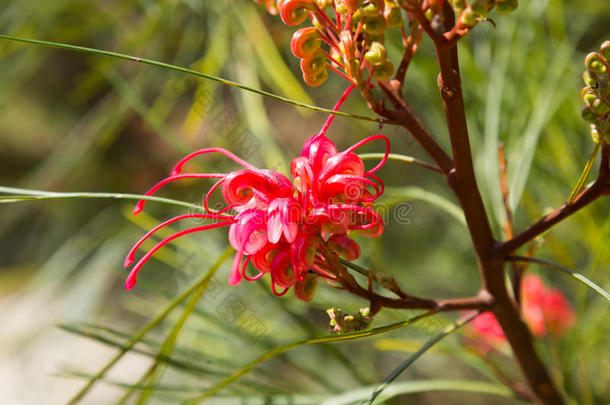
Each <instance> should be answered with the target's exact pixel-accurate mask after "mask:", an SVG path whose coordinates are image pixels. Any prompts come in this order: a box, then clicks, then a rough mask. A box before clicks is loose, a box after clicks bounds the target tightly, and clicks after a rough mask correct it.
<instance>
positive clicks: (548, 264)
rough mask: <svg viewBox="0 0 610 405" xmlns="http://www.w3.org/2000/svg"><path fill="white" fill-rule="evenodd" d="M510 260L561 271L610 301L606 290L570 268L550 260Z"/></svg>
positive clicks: (522, 258)
mask: <svg viewBox="0 0 610 405" xmlns="http://www.w3.org/2000/svg"><path fill="white" fill-rule="evenodd" d="M508 260H512V261H518V262H530V263H537V264H540V265H542V266H545V267H548V268H551V269H555V270H559V271H561V272H563V273H566V274H568V275H570V276H571V277H574V278H575V279H576V280H578V281H580V282H581V283H583V284H585V285H586V286H587V287H589V288H591V289H592V290H593V291H595V292H596V293H598V294H599V295H601V296H602V297H604V298H605V299H606V300H607V301H610V294H608V292H607V291H606V290H604V289H603V288H601V287H600V286H598V285H597V284H595V283H594V282H593V281H591V280H589V279H588V278H587V277H585V276H583V275H582V274H580V273H578V272H576V271H574V270H572V269H570V268H569V267H566V266H563V265H561V264H558V263H555V262H552V261H550V260H545V259H539V258H537V257H525V256H509V257H508Z"/></svg>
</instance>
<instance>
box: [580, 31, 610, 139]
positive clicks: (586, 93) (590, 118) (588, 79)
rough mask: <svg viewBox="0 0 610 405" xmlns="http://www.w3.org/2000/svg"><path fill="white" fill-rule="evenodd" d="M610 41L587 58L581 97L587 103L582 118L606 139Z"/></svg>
mask: <svg viewBox="0 0 610 405" xmlns="http://www.w3.org/2000/svg"><path fill="white" fill-rule="evenodd" d="M608 60H610V41H605V42H604V43H603V44H602V45H601V47H600V51H599V52H591V53H590V54H588V55H587V56H586V58H585V67H586V68H587V70H585V73H584V74H583V80H584V82H585V87H584V88H583V89H582V91H581V93H580V96H581V98H582V101H583V102H584V103H585V107H584V108H583V110H582V117H583V118H584V119H585V121H587V122H589V123H591V124H593V125H594V126H595V129H596V132H597V133H598V134H599V135H601V136H602V138H605V139H606V142H608V137H609V136H610V123H609V121H610V87H609V85H608V82H609V81H610V68H609V66H608Z"/></svg>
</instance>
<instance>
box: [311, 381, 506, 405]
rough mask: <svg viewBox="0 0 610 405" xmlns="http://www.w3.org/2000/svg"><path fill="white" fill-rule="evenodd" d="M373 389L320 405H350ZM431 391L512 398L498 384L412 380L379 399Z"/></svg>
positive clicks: (352, 393)
mask: <svg viewBox="0 0 610 405" xmlns="http://www.w3.org/2000/svg"><path fill="white" fill-rule="evenodd" d="M373 389H374V387H364V388H360V389H357V390H352V391H350V392H346V393H344V394H340V395H337V396H334V397H332V398H328V399H326V400H325V401H323V402H321V403H320V405H352V404H355V403H357V402H358V401H361V400H363V399H366V398H367V397H368V396H370V392H371V391H372V390H373ZM431 391H456V392H472V393H479V394H488V395H498V396H503V397H507V398H511V397H512V392H511V391H510V390H509V389H508V388H506V387H504V386H503V385H500V384H495V383H488V382H480V381H468V380H464V381H460V380H414V381H401V382H398V383H395V384H393V385H391V386H390V387H388V389H387V390H386V391H385V392H384V393H383V395H381V397H380V398H382V399H384V400H388V399H391V398H394V397H396V396H398V395H404V394H413V393H418V392H431Z"/></svg>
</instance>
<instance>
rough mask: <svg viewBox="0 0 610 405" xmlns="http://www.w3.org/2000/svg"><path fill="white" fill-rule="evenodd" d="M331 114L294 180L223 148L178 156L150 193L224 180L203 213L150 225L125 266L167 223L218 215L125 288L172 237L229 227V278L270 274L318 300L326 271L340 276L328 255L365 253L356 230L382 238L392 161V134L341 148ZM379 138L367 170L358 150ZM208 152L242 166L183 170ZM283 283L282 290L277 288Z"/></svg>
mask: <svg viewBox="0 0 610 405" xmlns="http://www.w3.org/2000/svg"><path fill="white" fill-rule="evenodd" d="M352 89H353V86H350V88H348V90H347V91H346V92H345V94H344V95H343V97H342V98H341V100H340V101H339V102H338V103H337V105H336V106H335V109H338V108H339V106H340V105H341V103H342V102H343V100H344V99H345V98H346V97H347V95H348V94H349V92H350V91H351V90H352ZM332 119H333V116H332V115H331V117H330V118H329V119H328V121H327V122H326V124H325V126H324V127H323V129H322V131H321V132H320V133H319V134H317V135H315V136H313V137H312V138H311V139H309V140H308V141H307V142H306V143H305V146H304V147H303V151H302V153H301V156H299V157H297V158H295V159H293V161H292V164H291V175H292V181H291V180H290V179H289V178H288V177H286V176H285V175H283V174H282V173H280V172H277V171H274V170H267V169H258V168H256V167H254V166H252V165H250V164H249V163H247V162H245V161H243V160H241V159H240V158H239V157H237V156H235V155H233V154H232V153H231V152H229V151H227V150H224V149H219V148H208V149H201V150H198V151H195V152H193V153H191V154H190V155H188V156H186V157H185V158H184V159H182V160H181V161H179V162H178V164H176V166H175V167H174V170H173V171H172V173H171V175H170V176H169V177H167V178H165V179H163V180H162V181H160V182H159V183H158V184H156V185H155V186H153V187H152V188H151V189H150V190H149V191H148V192H147V193H146V195H152V194H154V193H155V192H156V191H157V190H158V189H159V188H161V187H162V186H163V185H165V184H167V183H170V182H172V181H175V180H181V179H187V178H212V179H218V181H217V182H216V184H214V185H213V186H212V187H211V189H210V190H209V191H208V193H207V194H206V196H205V198H204V204H203V208H204V212H203V213H201V214H190V215H180V216H177V217H175V218H172V219H170V220H168V221H165V222H164V223H162V224H160V225H158V226H157V227H155V228H154V229H152V230H151V231H149V232H148V233H147V234H146V235H144V237H142V238H141V239H140V240H139V241H138V242H137V243H136V244H135V245H134V246H133V248H132V249H131V251H130V252H129V253H128V255H127V258H126V260H125V267H129V266H131V265H132V263H133V262H134V255H135V252H136V251H137V250H138V248H139V247H140V246H141V244H142V243H143V242H144V241H145V240H146V239H147V238H148V237H149V236H151V235H152V234H153V233H155V232H156V231H157V230H159V229H161V228H163V227H164V226H167V225H169V224H172V223H174V222H177V221H180V220H182V219H186V218H193V217H194V218H203V219H210V220H215V221H216V222H215V223H211V224H207V225H202V226H197V227H194V228H190V229H186V230H183V231H180V232H178V233H177V234H175V235H173V236H170V237H168V238H166V239H163V240H162V241H161V242H159V243H158V244H157V245H156V246H155V247H153V248H152V249H151V250H150V251H149V252H148V253H146V254H145V255H144V256H143V257H142V258H141V259H140V260H139V261H138V262H137V263H136V264H135V265H134V267H133V268H132V270H131V273H130V274H129V276H128V278H127V281H126V283H125V287H126V288H127V289H128V290H129V289H131V288H133V286H134V285H135V283H136V277H137V275H138V272H139V271H140V269H141V268H142V266H143V265H144V263H145V262H146V261H147V260H148V259H149V258H150V257H151V256H152V255H153V254H154V253H155V252H156V251H157V250H159V249H160V248H161V247H163V246H164V245H166V244H167V243H168V242H170V241H172V240H174V239H176V238H178V237H180V236H183V235H186V234H189V233H193V232H199V231H204V230H207V229H212V228H218V227H222V226H229V242H230V243H231V246H233V248H234V249H235V250H236V251H237V253H236V255H235V258H234V261H233V266H232V269H231V274H230V276H229V283H230V284H232V285H235V284H237V283H239V282H240V281H241V279H242V278H245V279H247V280H256V279H258V278H259V277H261V276H263V275H264V274H267V273H268V274H269V275H270V277H271V285H272V289H273V292H274V293H275V294H276V295H283V294H285V293H286V291H288V289H289V288H290V287H295V288H294V292H295V295H296V296H297V298H299V299H301V300H305V301H309V300H311V299H312V298H313V294H314V293H315V289H316V285H317V280H318V279H319V278H322V279H325V280H334V279H335V276H334V274H333V273H334V269H333V268H331V265H330V263H332V262H333V260H329V258H328V257H327V256H326V255H328V254H334V255H337V256H340V257H342V258H344V259H346V260H355V259H356V258H358V256H359V255H360V247H359V246H358V243H357V242H355V241H354V240H353V239H351V236H352V234H354V233H359V234H361V235H363V236H366V237H377V236H379V235H381V234H382V233H383V230H384V223H383V220H382V218H381V216H380V215H379V214H378V213H377V212H376V211H375V210H374V209H373V207H372V205H373V202H374V201H375V199H377V198H378V197H379V196H380V195H381V194H382V193H383V183H382V181H381V180H380V179H379V178H378V177H377V176H375V174H374V173H375V172H376V171H377V170H379V169H380V168H381V167H382V166H383V164H384V163H385V161H386V160H387V156H388V154H389V148H390V144H389V141H388V139H387V138H386V137H385V136H382V135H374V136H370V137H368V138H366V139H363V140H362V141H360V142H358V143H356V144H355V145H353V146H351V147H350V148H348V149H346V150H344V151H337V148H336V147H335V144H334V143H333V142H332V141H331V140H330V139H329V138H327V137H326V135H325V132H326V129H327V128H328V126H329V125H330V123H331V122H332ZM375 140H382V141H384V143H385V146H386V147H385V155H384V157H383V159H382V160H381V161H380V162H379V163H378V164H377V165H376V166H375V167H373V168H372V169H370V170H366V169H365V167H364V163H363V162H362V160H361V159H360V158H359V157H358V155H356V154H355V153H354V152H355V150H356V149H358V148H359V147H361V146H362V145H364V144H366V143H368V142H371V141H375ZM209 153H221V154H224V155H225V156H227V157H228V158H230V159H232V160H233V161H234V162H236V163H237V164H239V165H240V166H242V169H239V170H236V171H233V172H231V173H226V174H225V173H212V174H206V173H204V174H201V173H182V169H183V166H184V165H185V164H187V163H188V162H189V161H190V160H191V159H193V158H195V157H197V156H199V155H204V154H209ZM219 187H220V188H221V193H222V197H223V199H224V201H225V202H226V204H227V206H226V207H225V208H224V209H222V210H220V211H212V210H211V209H210V208H209V206H208V201H209V198H210V195H211V194H212V193H213V192H214V191H215V190H216V189H218V188H219ZM144 204H145V201H144V200H142V201H139V202H138V204H137V205H136V207H135V209H134V214H138V213H139V212H140V211H141V210H142V209H143V208H144ZM250 262H251V263H252V265H253V266H254V268H255V269H256V270H257V271H258V273H257V275H256V276H254V277H251V276H249V275H248V274H247V272H246V269H247V267H248V264H249V263H250ZM278 288H280V289H283V290H282V291H278Z"/></svg>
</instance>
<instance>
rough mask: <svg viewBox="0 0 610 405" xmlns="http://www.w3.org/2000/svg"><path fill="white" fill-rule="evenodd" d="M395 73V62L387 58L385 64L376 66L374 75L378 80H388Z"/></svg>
mask: <svg viewBox="0 0 610 405" xmlns="http://www.w3.org/2000/svg"><path fill="white" fill-rule="evenodd" d="M393 73H394V64H393V63H392V62H391V61H390V60H386V61H385V63H384V64H383V65H380V66H376V67H375V72H374V73H373V77H374V78H375V79H378V80H387V79H389V78H391V77H392V74H393Z"/></svg>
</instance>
